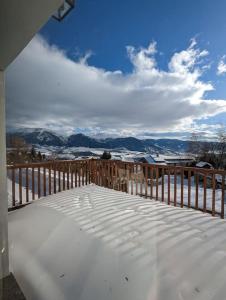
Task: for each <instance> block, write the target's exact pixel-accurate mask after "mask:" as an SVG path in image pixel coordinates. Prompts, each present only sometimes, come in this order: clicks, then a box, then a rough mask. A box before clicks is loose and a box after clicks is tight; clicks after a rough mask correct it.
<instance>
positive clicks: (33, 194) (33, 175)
mask: <svg viewBox="0 0 226 300" xmlns="http://www.w3.org/2000/svg"><path fill="white" fill-rule="evenodd" d="M225 175H226V172H225V171H223V170H213V169H202V168H190V167H180V166H166V165H154V164H144V163H132V162H122V161H115V160H96V159H92V160H75V161H52V162H45V163H32V164H23V165H22V164H20V165H13V166H8V191H9V201H10V203H9V207H18V206H21V205H24V204H26V203H29V202H30V201H31V200H35V199H38V198H40V197H44V196H46V195H51V194H55V193H57V192H61V191H64V190H67V189H71V188H75V187H78V186H83V185H87V184H89V183H94V184H96V185H99V186H103V187H106V188H111V189H114V190H118V191H122V192H126V193H130V194H132V195H138V196H141V197H145V198H150V199H155V200H159V201H161V202H165V203H167V204H168V205H174V206H180V207H184V206H185V207H188V208H194V209H197V210H202V211H203V212H208V213H211V214H212V215H213V216H215V215H220V216H221V218H224V205H225V200H226V199H225V192H224V191H225V185H226V182H225V178H226V177H225Z"/></svg>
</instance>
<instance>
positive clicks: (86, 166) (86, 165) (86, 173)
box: [85, 161, 88, 185]
mask: <svg viewBox="0 0 226 300" xmlns="http://www.w3.org/2000/svg"><path fill="white" fill-rule="evenodd" d="M85 170H86V172H85V175H86V177H85V179H86V185H87V184H88V162H87V161H85Z"/></svg>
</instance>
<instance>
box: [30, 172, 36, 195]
mask: <svg viewBox="0 0 226 300" xmlns="http://www.w3.org/2000/svg"><path fill="white" fill-rule="evenodd" d="M31 174H32V200H35V170H34V167H32V173H31Z"/></svg>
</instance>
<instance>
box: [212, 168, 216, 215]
mask: <svg viewBox="0 0 226 300" xmlns="http://www.w3.org/2000/svg"><path fill="white" fill-rule="evenodd" d="M212 178H213V180H212V184H213V192H212V216H215V192H216V191H215V189H216V179H215V173H213V177H212Z"/></svg>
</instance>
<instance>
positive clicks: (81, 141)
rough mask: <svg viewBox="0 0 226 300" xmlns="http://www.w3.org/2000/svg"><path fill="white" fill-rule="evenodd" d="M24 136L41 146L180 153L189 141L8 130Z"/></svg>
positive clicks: (39, 129)
mask: <svg viewBox="0 0 226 300" xmlns="http://www.w3.org/2000/svg"><path fill="white" fill-rule="evenodd" d="M13 137H19V138H23V139H24V140H25V142H26V143H27V144H32V145H40V146H64V147H87V148H103V149H109V150H110V149H111V150H112V149H127V150H130V151H141V152H155V153H156V152H158V153H165V154H166V153H178V152H186V151H187V149H188V146H189V141H183V140H179V139H143V140H141V139H138V138H135V137H117V138H104V139H96V138H93V137H90V136H86V135H84V134H82V133H78V134H72V135H70V136H68V137H63V136H61V135H59V134H57V133H55V132H53V131H50V130H45V129H42V128H36V129H34V130H32V129H29V130H26V129H24V130H23V129H20V130H14V131H11V132H7V141H9V140H10V138H13Z"/></svg>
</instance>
